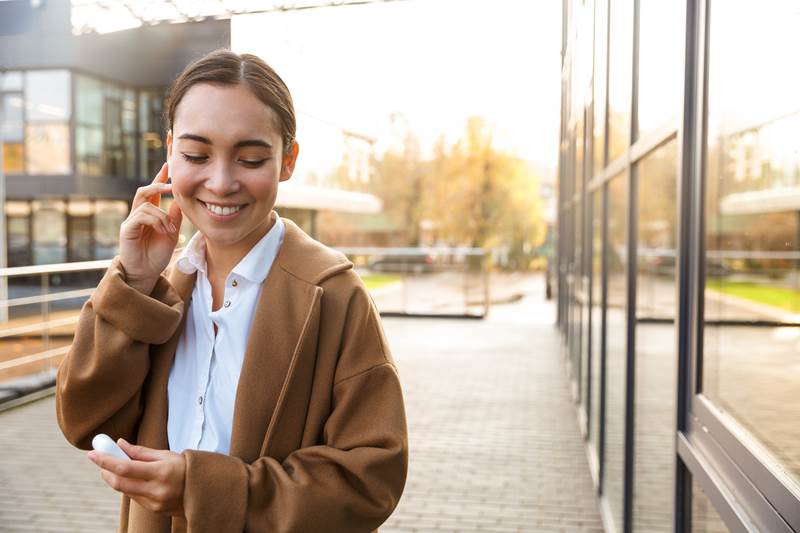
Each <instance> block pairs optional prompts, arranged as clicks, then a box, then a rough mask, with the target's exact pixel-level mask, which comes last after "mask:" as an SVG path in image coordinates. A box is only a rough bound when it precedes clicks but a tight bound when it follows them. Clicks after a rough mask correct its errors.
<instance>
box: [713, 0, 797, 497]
mask: <svg viewBox="0 0 800 533" xmlns="http://www.w3.org/2000/svg"><path fill="white" fill-rule="evenodd" d="M710 23H711V28H710V39H711V42H710V57H709V88H708V90H709V97H708V102H709V110H708V139H707V143H708V146H707V153H708V157H707V166H706V232H707V233H706V243H705V246H706V250H707V255H706V261H705V274H706V279H705V289H706V290H705V304H704V307H705V321H706V322H705V326H704V348H703V349H704V355H703V361H704V363H703V365H704V366H703V384H702V385H703V392H704V393H705V394H706V395H707V396H708V397H709V398H711V399H712V401H713V402H714V404H715V405H716V406H718V407H719V408H720V409H721V410H722V411H724V412H725V413H727V414H729V415H731V416H732V417H733V418H734V419H735V420H736V421H737V422H739V423H740V424H741V425H742V426H743V427H744V428H746V429H747V430H748V431H749V432H750V434H751V435H752V436H753V437H755V439H756V441H757V442H758V443H759V444H760V445H761V446H763V448H764V450H763V455H764V460H765V462H767V463H769V464H772V463H773V462H774V463H775V466H776V468H778V469H783V470H785V471H786V472H787V473H788V474H789V476H790V477H791V478H793V479H794V480H795V482H796V483H797V484H798V487H800V424H797V423H796V420H797V412H798V409H800V396H798V394H797V391H798V374H797V368H798V347H799V346H800V327H798V326H800V315H799V314H798V313H800V240H799V239H798V236H799V235H800V151H798V149H797V139H798V138H800V106H799V105H798V100H797V87H798V86H800V71H798V69H794V68H786V64H785V63H784V62H783V59H782V58H781V57H780V54H776V53H775V50H796V49H798V47H800V33H798V32H797V31H796V28H797V25H798V23H800V11H798V9H797V4H796V3H794V2H769V3H766V4H761V3H758V4H753V3H749V2H742V1H731V2H714V3H712V4H711V18H710ZM742 27H746V28H747V33H748V38H747V39H742V33H741V32H742Z"/></svg>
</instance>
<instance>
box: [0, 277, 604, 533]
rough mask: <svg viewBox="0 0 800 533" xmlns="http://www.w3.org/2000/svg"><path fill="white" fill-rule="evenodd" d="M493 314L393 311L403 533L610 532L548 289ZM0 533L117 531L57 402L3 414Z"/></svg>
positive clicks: (115, 504) (112, 500) (113, 504)
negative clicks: (431, 315)
mask: <svg viewBox="0 0 800 533" xmlns="http://www.w3.org/2000/svg"><path fill="white" fill-rule="evenodd" d="M539 281H540V280H538V281H537V280H535V279H533V280H531V281H530V282H528V284H526V286H525V287H524V293H525V295H526V296H525V298H523V299H522V300H520V301H518V302H515V303H513V304H508V305H500V306H496V307H494V308H493V309H492V312H491V315H490V317H489V318H488V319H486V320H481V321H477V320H441V319H406V318H394V319H385V321H384V323H385V328H386V332H387V336H388V337H389V341H390V344H391V346H392V348H393V352H394V356H395V359H396V361H397V364H398V367H399V369H400V375H401V379H402V381H403V385H404V389H405V400H406V409H407V414H408V423H409V431H410V470H409V477H408V483H407V485H406V490H405V493H404V495H403V498H402V500H401V502H400V505H399V507H398V509H397V510H396V512H395V514H394V515H393V516H392V517H391V518H390V519H389V521H388V522H387V523H386V524H385V525H384V526H383V527H382V528H381V533H392V532H411V531H419V532H438V531H449V532H473V531H490V532H498V533H502V532H511V531H521V532H539V531H542V532H544V531H548V532H555V531H563V532H573V531H592V532H594V531H597V532H599V531H602V528H601V525H600V518H599V514H598V512H597V506H596V503H595V499H594V496H593V494H592V488H591V482H590V477H589V468H588V464H587V461H586V455H585V452H584V447H583V443H582V441H581V438H580V434H579V430H578V423H577V418H576V412H575V408H574V406H573V404H572V402H571V401H570V399H569V393H568V385H567V383H568V382H567V378H566V375H565V371H564V363H563V360H562V357H561V355H560V351H559V348H558V342H559V341H558V338H557V333H556V331H555V328H554V327H553V326H552V325H551V324H552V319H553V309H552V306H551V305H550V304H548V303H545V302H544V301H543V300H542V292H543V283H539ZM0 450H2V454H0V531H3V532H5V531H13V532H16V531H20V532H22V531H48V532H67V531H69V532H94V531H97V532H100V531H103V532H107V531H114V530H115V529H116V524H117V511H118V508H119V498H118V496H117V495H116V494H115V493H114V492H113V491H111V489H109V488H107V487H106V486H105V485H104V484H103V483H102V481H101V480H100V479H99V476H98V475H97V472H96V470H95V467H94V465H92V464H91V463H90V462H89V461H88V460H87V459H86V458H85V456H84V453H83V452H81V451H78V450H74V449H72V448H71V447H70V446H69V445H68V444H67V443H66V442H65V441H64V439H63V437H62V436H61V434H60V432H59V430H58V428H57V426H56V423H55V414H54V400H53V398H52V397H50V398H47V399H44V400H41V401H38V402H36V403H32V404H29V405H26V406H23V407H19V408H15V409H12V410H10V411H6V412H3V413H0Z"/></svg>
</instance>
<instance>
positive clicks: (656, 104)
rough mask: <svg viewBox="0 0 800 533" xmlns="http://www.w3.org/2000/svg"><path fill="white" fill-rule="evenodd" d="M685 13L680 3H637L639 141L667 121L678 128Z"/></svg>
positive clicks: (683, 5) (683, 6) (682, 4)
mask: <svg viewBox="0 0 800 533" xmlns="http://www.w3.org/2000/svg"><path fill="white" fill-rule="evenodd" d="M685 12H686V5H685V3H681V2H640V8H639V98H638V105H639V108H638V116H639V137H644V136H646V135H647V134H648V133H651V132H652V131H654V130H656V129H658V128H659V127H660V126H661V125H662V124H664V123H665V122H667V121H670V123H671V125H672V126H674V127H676V128H677V127H678V111H679V106H680V103H681V102H682V100H683V98H682V96H681V94H682V93H681V91H682V90H683V62H684V55H683V48H684V47H683V41H684V38H685V33H684V17H685Z"/></svg>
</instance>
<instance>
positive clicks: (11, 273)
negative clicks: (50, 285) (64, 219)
mask: <svg viewBox="0 0 800 533" xmlns="http://www.w3.org/2000/svg"><path fill="white" fill-rule="evenodd" d="M110 264H111V259H98V260H97V261H77V262H74V263H53V264H49V265H33V266H21V267H9V268H0V278H2V277H9V278H11V277H15V276H32V275H35V274H61V273H63V272H82V271H86V270H100V269H103V268H108V265H110Z"/></svg>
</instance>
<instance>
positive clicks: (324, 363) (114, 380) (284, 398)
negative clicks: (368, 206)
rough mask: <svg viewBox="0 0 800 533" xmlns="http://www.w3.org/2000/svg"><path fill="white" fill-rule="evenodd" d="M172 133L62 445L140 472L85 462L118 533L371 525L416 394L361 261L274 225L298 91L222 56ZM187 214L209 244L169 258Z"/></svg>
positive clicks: (193, 77)
mask: <svg viewBox="0 0 800 533" xmlns="http://www.w3.org/2000/svg"><path fill="white" fill-rule="evenodd" d="M168 124H169V133H168V135H167V156H168V162H169V164H168V165H167V164H165V165H164V167H162V169H161V171H160V172H159V173H158V175H157V176H156V177H155V180H154V181H153V183H151V184H150V185H147V186H145V187H141V188H139V190H138V191H137V192H136V196H135V198H134V200H133V204H132V208H131V212H130V215H129V216H128V218H127V219H126V220H125V221H124V222H123V224H122V226H121V228H120V253H119V255H118V256H117V257H115V258H114V260H113V261H112V263H111V266H110V267H109V269H108V271H107V273H106V274H105V276H104V277H103V279H102V280H101V282H100V284H99V285H98V287H97V290H96V291H95V292H94V294H93V295H92V297H91V298H90V299H89V301H88V302H87V303H86V304H85V305H84V307H83V309H82V311H81V315H80V320H79V324H78V327H77V330H76V332H75V339H74V342H73V344H72V347H71V349H70V352H69V354H68V355H67V356H66V358H65V359H64V361H63V362H62V364H61V366H60V367H59V372H58V383H57V384H58V387H57V395H56V408H57V415H58V422H59V426H60V427H61V430H62V432H63V433H64V435H65V436H66V438H67V439H68V440H69V441H70V442H71V443H72V444H73V445H75V446H77V447H79V448H83V449H89V448H90V443H91V440H92V438H93V437H94V436H95V435H96V434H98V433H107V434H108V435H110V436H111V437H112V438H114V439H115V440H117V442H118V443H119V445H120V447H121V448H122V449H123V451H125V452H126V453H127V454H128V455H129V456H130V457H131V458H132V459H133V461H122V460H118V459H116V458H114V457H111V456H109V455H106V454H100V453H97V452H94V451H91V452H89V453H88V456H89V459H91V460H92V461H93V462H94V463H96V464H97V465H98V466H99V468H100V472H101V476H102V478H103V479H104V480H105V481H106V483H108V484H109V485H110V486H111V487H112V488H113V489H115V490H117V491H119V492H121V493H122V494H123V496H122V508H121V516H120V531H123V532H130V533H133V532H137V533H138V532H148V533H150V532H160V531H163V532H168V531H189V532H192V533H194V532H209V533H219V532H227V531H237V532H238V531H265V532H290V531H291V532H299V533H312V532H317V531H319V532H359V531H363V532H369V531H373V530H375V529H376V528H377V527H378V526H379V525H380V524H381V523H383V522H384V521H385V520H386V518H387V517H388V516H389V515H390V514H391V512H392V511H393V509H394V508H395V506H396V505H397V503H398V500H399V498H400V494H401V493H402V490H403V487H404V484H405V478H406V469H407V463H408V456H407V435H406V422H405V412H404V408H403V398H402V393H401V388H400V384H399V380H398V376H397V372H396V368H395V365H394V361H393V359H392V357H391V354H390V352H389V348H388V345H387V343H386V339H385V337H384V335H383V332H382V329H381V323H380V318H379V315H378V313H377V312H376V310H375V307H374V304H373V303H372V300H371V299H370V297H369V295H368V293H367V292H366V290H365V288H364V285H363V284H362V282H361V281H360V279H359V277H358V275H357V274H356V273H355V272H354V271H353V269H352V266H353V265H352V264H351V263H350V262H349V261H347V260H346V259H345V257H344V256H342V255H341V254H339V253H337V252H335V251H333V250H330V249H328V248H326V247H325V246H323V245H321V244H319V243H318V242H316V241H314V240H313V239H311V238H310V237H308V236H307V235H306V234H305V233H303V232H302V231H301V230H300V229H299V228H298V227H297V226H296V225H295V224H293V223H292V222H291V221H290V220H287V219H281V218H280V217H278V216H277V215H276V214H275V212H274V211H273V207H274V204H275V198H276V194H277V186H278V182H280V181H286V180H288V179H289V178H290V177H291V175H292V171H293V169H294V165H295V162H296V160H297V155H298V144H297V142H296V141H295V139H294V136H295V118H294V110H293V106H292V100H291V96H290V95H289V91H288V89H287V88H286V86H285V85H284V83H283V81H282V80H281V79H280V77H279V76H278V75H277V74H276V73H275V72H274V71H273V70H272V69H271V68H270V67H269V66H267V65H266V64H265V63H264V62H263V61H262V60H260V59H259V58H257V57H255V56H252V55H247V54H244V55H241V56H240V55H237V54H234V53H232V52H230V51H225V50H221V51H216V52H213V53H211V54H209V55H207V56H206V57H204V58H202V59H200V60H198V61H196V62H195V63H193V64H191V65H189V66H188V67H187V68H186V69H185V70H184V72H183V73H182V74H181V75H180V76H179V77H178V79H177V80H176V82H175V83H174V85H173V87H172V89H171V92H170V95H169V108H168ZM168 168H169V169H170V170H171V174H172V176H171V178H172V183H171V184H170V183H167V180H168V170H167V169H168ZM164 193H172V195H173V196H174V199H175V200H174V201H173V202H172V204H171V205H170V207H169V210H168V212H165V211H164V210H162V209H161V208H160V207H159V198H160V195H161V194H164ZM184 215H185V216H187V217H188V218H189V219H190V220H191V221H192V223H193V224H194V225H195V226H196V227H197V228H198V232H197V233H196V234H195V236H194V237H192V239H191V240H190V242H189V244H188V245H187V246H186V247H185V248H184V249H182V250H175V246H176V243H177V239H178V229H179V228H180V223H181V219H182V217H183V216H184ZM131 443H135V444H131Z"/></svg>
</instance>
